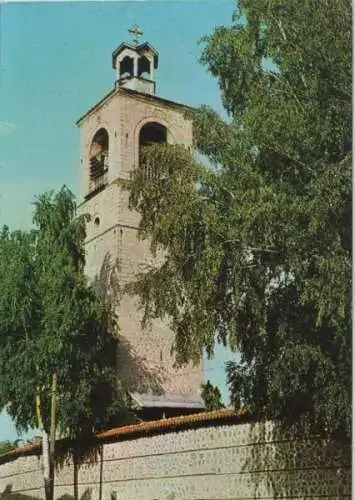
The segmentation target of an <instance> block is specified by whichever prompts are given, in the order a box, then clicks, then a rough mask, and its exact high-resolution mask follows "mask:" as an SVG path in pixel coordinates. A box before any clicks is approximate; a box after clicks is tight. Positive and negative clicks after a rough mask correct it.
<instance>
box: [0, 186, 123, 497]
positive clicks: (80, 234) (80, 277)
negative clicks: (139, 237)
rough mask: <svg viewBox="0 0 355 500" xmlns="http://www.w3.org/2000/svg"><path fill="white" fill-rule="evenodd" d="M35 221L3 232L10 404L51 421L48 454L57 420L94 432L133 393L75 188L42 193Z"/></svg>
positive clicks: (26, 416) (1, 304) (3, 354)
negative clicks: (88, 267) (121, 374)
mask: <svg viewBox="0 0 355 500" xmlns="http://www.w3.org/2000/svg"><path fill="white" fill-rule="evenodd" d="M33 221H34V224H35V229H34V230H31V231H28V232H26V231H15V232H10V231H9V230H8V229H7V228H3V230H2V232H1V234H0V282H1V285H2V289H1V293H0V407H3V406H5V405H6V409H7V411H8V413H9V414H10V416H11V417H12V418H13V420H14V422H15V424H16V426H17V428H18V429H19V430H27V429H28V428H29V427H32V428H33V427H39V428H41V430H43V436H44V439H43V450H44V454H45V453H46V449H47V448H46V444H47V441H48V440H47V437H48V435H49V433H50V429H51V423H52V424H53V423H54V420H56V422H57V424H56V427H57V433H59V434H60V435H61V436H68V437H76V436H78V435H83V434H91V433H92V432H94V431H97V430H100V429H103V428H105V427H107V426H108V425H110V423H111V422H112V419H113V418H115V417H118V416H119V415H120V412H121V411H123V408H124V401H123V398H122V397H121V391H120V389H119V384H118V382H117V372H116V370H117V366H116V353H117V342H118V339H117V328H116V326H117V325H116V318H115V317H114V315H113V313H112V312H111V309H110V308H109V306H108V305H107V304H106V302H105V300H104V298H102V297H99V296H98V295H97V294H96V293H95V291H94V288H93V285H91V284H89V282H88V280H87V278H86V277H85V275H84V263H85V259H84V239H85V219H84V217H77V216H76V205H75V201H74V198H73V195H72V194H71V192H70V191H69V190H68V189H66V188H62V189H61V190H60V191H59V192H58V193H56V194H53V193H50V194H45V195H43V196H41V197H39V199H38V200H37V202H36V204H35V213H34V218H33ZM53 380H56V384H55V387H54V389H55V392H56V415H52V417H51V396H52V394H51V391H52V382H53ZM52 431H53V429H52ZM52 437H55V434H52ZM54 441H55V439H52V442H51V443H49V445H50V446H51V447H53V446H54ZM50 449H52V450H53V448H50ZM52 465H53V464H52ZM46 474H48V470H47V472H46ZM45 479H46V490H48V491H46V495H47V498H51V495H53V489H52V493H51V492H50V491H51V485H50V484H49V485H48V481H49V479H48V477H47V476H46V478H45Z"/></svg>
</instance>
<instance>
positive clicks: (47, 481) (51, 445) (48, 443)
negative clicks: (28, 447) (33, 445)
mask: <svg viewBox="0 0 355 500" xmlns="http://www.w3.org/2000/svg"><path fill="white" fill-rule="evenodd" d="M56 393H57V375H56V374H54V375H53V378H52V401H51V429H50V440H49V439H48V433H47V431H46V430H45V428H44V425H43V420H42V414H41V399H40V395H39V389H37V394H36V413H37V420H38V427H39V429H40V430H41V431H42V457H43V480H44V491H45V499H46V500H54V469H55V456H54V452H55V437H56V436H55V434H56Z"/></svg>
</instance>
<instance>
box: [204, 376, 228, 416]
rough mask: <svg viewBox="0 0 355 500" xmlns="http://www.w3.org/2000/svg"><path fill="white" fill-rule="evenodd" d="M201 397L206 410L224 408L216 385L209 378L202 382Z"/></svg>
mask: <svg viewBox="0 0 355 500" xmlns="http://www.w3.org/2000/svg"><path fill="white" fill-rule="evenodd" d="M201 397H202V399H203V401H204V403H205V407H206V410H207V411H213V410H220V409H221V408H224V404H223V403H222V394H221V391H220V390H219V388H218V387H217V386H214V385H213V384H212V383H211V382H210V380H207V382H206V383H205V384H202V391H201Z"/></svg>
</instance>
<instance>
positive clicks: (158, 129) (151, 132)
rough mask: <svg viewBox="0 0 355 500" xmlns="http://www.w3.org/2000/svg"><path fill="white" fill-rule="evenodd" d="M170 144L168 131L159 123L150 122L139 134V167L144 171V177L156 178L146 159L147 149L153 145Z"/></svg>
mask: <svg viewBox="0 0 355 500" xmlns="http://www.w3.org/2000/svg"><path fill="white" fill-rule="evenodd" d="M167 142H168V129H167V128H166V127H165V126H164V125H162V124H161V123H158V122H148V123H146V124H145V125H143V127H142V128H141V130H140V132H139V166H140V167H141V168H142V169H144V175H145V176H146V177H147V178H149V179H152V178H153V177H155V175H154V173H153V171H152V169H151V167H150V166H149V165H148V164H147V162H146V160H145V158H144V150H145V148H147V147H149V146H152V145H153V144H166V143H167Z"/></svg>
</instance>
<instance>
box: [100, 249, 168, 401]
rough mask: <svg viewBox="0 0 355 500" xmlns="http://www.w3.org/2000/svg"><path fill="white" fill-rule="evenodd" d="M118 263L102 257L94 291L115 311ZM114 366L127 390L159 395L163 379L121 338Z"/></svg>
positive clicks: (118, 301)
mask: <svg viewBox="0 0 355 500" xmlns="http://www.w3.org/2000/svg"><path fill="white" fill-rule="evenodd" d="M119 273H120V261H119V259H118V258H117V259H116V260H113V259H112V257H111V254H110V253H109V252H107V253H106V254H105V257H104V260H103V263H102V266H101V269H100V272H99V274H98V275H97V276H96V277H95V279H94V288H95V290H96V291H97V293H98V294H99V296H100V297H102V298H103V299H104V300H105V301H106V302H108V303H109V304H110V306H111V307H112V308H117V306H118V305H119V303H120V299H121V297H122V293H123V291H122V287H121V285H120V280H119ZM117 363H118V370H119V374H120V381H121V383H122V385H123V386H124V387H125V388H126V389H127V390H129V391H132V392H139V393H146V392H152V393H153V394H162V393H163V392H164V391H163V382H164V380H163V378H162V375H161V374H160V373H158V372H157V371H156V372H153V371H152V370H149V369H148V368H147V366H146V363H145V360H144V358H142V357H140V356H138V355H137V354H136V353H135V352H134V350H133V348H132V346H131V344H130V343H129V341H128V340H127V339H125V338H124V337H122V336H121V337H120V340H119V345H118V352H117Z"/></svg>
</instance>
